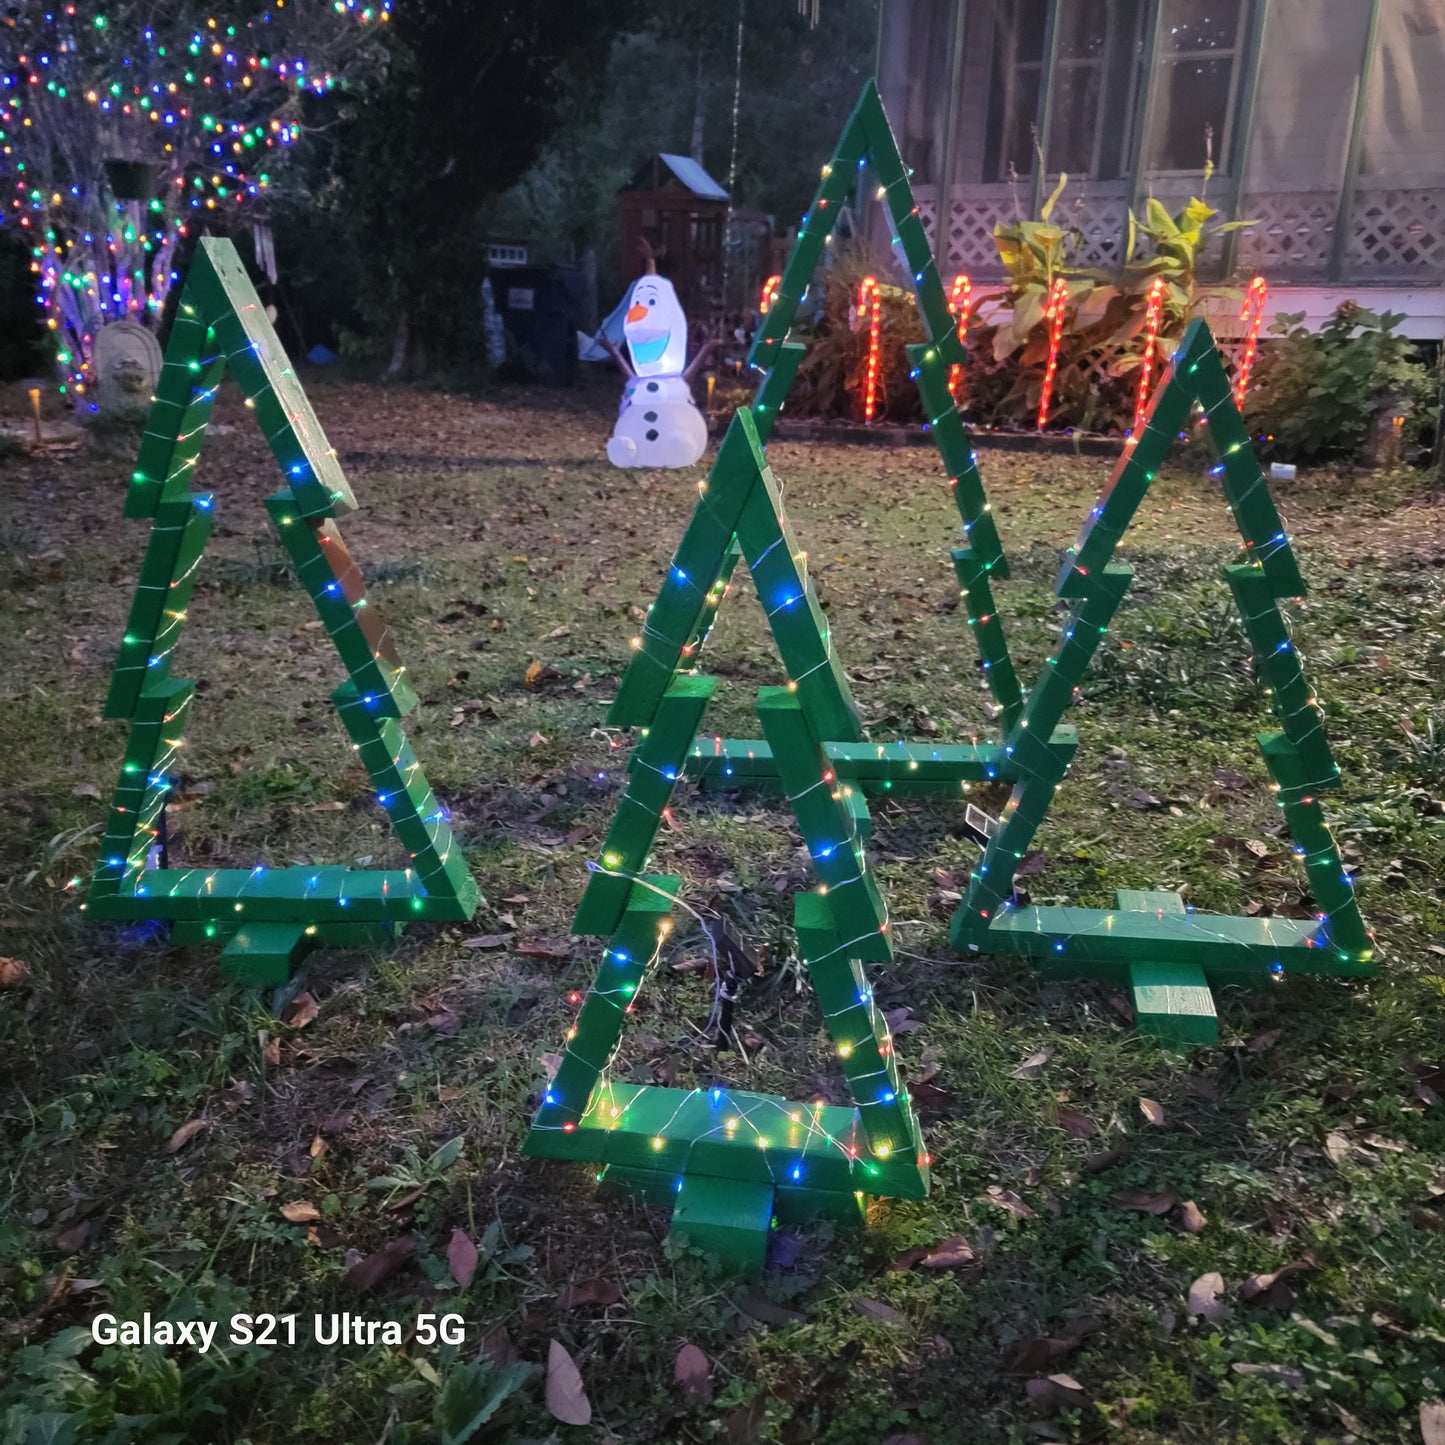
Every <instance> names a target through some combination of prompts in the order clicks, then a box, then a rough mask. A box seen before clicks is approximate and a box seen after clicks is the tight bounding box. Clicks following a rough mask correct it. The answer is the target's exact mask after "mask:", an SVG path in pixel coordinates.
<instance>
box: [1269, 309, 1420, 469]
mask: <svg viewBox="0 0 1445 1445" xmlns="http://www.w3.org/2000/svg"><path fill="white" fill-rule="evenodd" d="M1303 320H1304V313H1303V312H1295V313H1294V314H1292V315H1283V316H1280V317H1278V318H1277V319H1276V321H1275V322H1274V324H1273V325H1272V326H1271V327H1270V334H1271V335H1274V336H1278V337H1280V340H1278V341H1275V342H1273V343H1271V344H1269V345H1266V346H1264V347H1261V348H1260V355H1259V360H1258V362H1257V364H1256V370H1255V380H1254V381H1252V383H1251V386H1250V395H1249V399H1248V401H1247V402H1246V403H1245V420H1246V422H1247V423H1248V424H1249V426H1250V429H1251V431H1253V432H1254V433H1255V434H1256V435H1257V436H1258V437H1259V439H1260V442H1259V444H1260V450H1261V451H1262V453H1263V454H1264V455H1266V456H1270V457H1276V458H1279V459H1282V460H1287V461H1306V462H1308V461H1321V460H1326V459H1329V458H1332V457H1335V458H1346V459H1350V460H1355V459H1358V458H1359V457H1360V455H1361V453H1362V452H1363V450H1364V448H1365V446H1366V444H1367V442H1368V441H1369V437H1370V432H1371V429H1372V427H1373V426H1374V424H1375V421H1376V419H1377V418H1378V417H1379V416H1380V415H1381V414H1382V412H1383V411H1384V410H1385V409H1386V408H1387V407H1391V406H1395V405H1398V406H1399V407H1400V409H1401V410H1402V411H1403V413H1404V415H1405V418H1406V420H1405V437H1404V442H1405V445H1406V446H1409V445H1410V444H1412V443H1413V442H1415V441H1417V440H1418V438H1419V435H1420V432H1421V431H1422V430H1423V428H1424V427H1425V426H1426V425H1427V424H1429V422H1430V421H1431V420H1432V403H1433V401H1434V391H1435V388H1434V385H1433V384H1432V381H1431V378H1430V374H1429V372H1428V371H1427V370H1426V368H1425V367H1424V366H1423V365H1421V364H1420V363H1419V362H1417V361H1414V360H1412V359H1411V356H1410V353H1411V351H1412V350H1413V345H1412V343H1411V342H1410V341H1409V340H1408V339H1406V338H1405V337H1403V336H1397V335H1395V328H1396V327H1397V326H1398V325H1399V324H1400V322H1401V321H1403V320H1404V316H1403V314H1400V313H1392V312H1385V313H1383V314H1381V313H1377V312H1374V311H1366V310H1365V309H1364V308H1363V307H1362V306H1359V305H1357V304H1356V303H1355V302H1353V301H1346V302H1344V303H1343V304H1342V305H1341V306H1340V307H1339V308H1338V309H1337V310H1336V312H1335V314H1334V316H1333V317H1331V318H1330V321H1329V323H1328V324H1327V325H1326V326H1325V327H1324V328H1323V329H1322V330H1321V331H1319V332H1314V333H1312V332H1309V331H1307V330H1306V329H1305V328H1304V326H1303V325H1301V322H1302V321H1303Z"/></svg>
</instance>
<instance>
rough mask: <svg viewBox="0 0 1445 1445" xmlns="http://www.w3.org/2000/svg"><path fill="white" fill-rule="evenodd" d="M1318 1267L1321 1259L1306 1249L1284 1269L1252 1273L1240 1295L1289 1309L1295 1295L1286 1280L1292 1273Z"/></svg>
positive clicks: (1247, 1299) (1249, 1300)
mask: <svg viewBox="0 0 1445 1445" xmlns="http://www.w3.org/2000/svg"><path fill="white" fill-rule="evenodd" d="M1318 1268H1319V1261H1318V1260H1317V1259H1316V1258H1315V1256H1314V1253H1313V1251H1310V1250H1306V1251H1305V1253H1304V1254H1302V1255H1301V1256H1300V1257H1299V1258H1298V1259H1295V1260H1291V1261H1290V1262H1289V1263H1288V1264H1287V1265H1285V1266H1284V1268H1283V1269H1277V1270H1275V1271H1274V1273H1273V1274H1254V1275H1251V1276H1250V1277H1249V1278H1248V1279H1247V1280H1245V1282H1244V1284H1243V1286H1242V1287H1241V1289H1240V1291H1239V1296H1240V1298H1241V1299H1243V1300H1245V1301H1247V1302H1250V1303H1254V1304H1262V1305H1268V1306H1271V1307H1272V1308H1274V1309H1289V1308H1290V1307H1291V1306H1292V1305H1293V1304H1294V1301H1295V1295H1294V1291H1293V1290H1292V1289H1289V1288H1287V1287H1286V1286H1285V1284H1284V1281H1285V1280H1287V1279H1289V1277H1290V1276H1291V1275H1295V1274H1304V1273H1306V1272H1307V1271H1309V1270H1312V1269H1318Z"/></svg>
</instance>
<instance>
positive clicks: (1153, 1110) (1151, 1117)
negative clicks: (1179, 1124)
mask: <svg viewBox="0 0 1445 1445" xmlns="http://www.w3.org/2000/svg"><path fill="white" fill-rule="evenodd" d="M1139 1112H1140V1113H1141V1114H1142V1115H1143V1116H1144V1117H1145V1118H1146V1119H1147V1120H1148V1121H1149V1122H1150V1123H1151V1124H1153V1125H1154V1127H1155V1128H1156V1129H1162V1128H1163V1127H1164V1106H1163V1105H1162V1104H1160V1103H1158V1101H1157V1100H1154V1099H1140V1100H1139Z"/></svg>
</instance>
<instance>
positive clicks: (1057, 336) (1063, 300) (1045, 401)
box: [1039, 276, 1069, 431]
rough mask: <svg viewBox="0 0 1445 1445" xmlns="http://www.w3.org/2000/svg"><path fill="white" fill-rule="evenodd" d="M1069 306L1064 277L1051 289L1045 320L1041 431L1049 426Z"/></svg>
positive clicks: (1067, 289) (1040, 394) (1040, 395)
mask: <svg viewBox="0 0 1445 1445" xmlns="http://www.w3.org/2000/svg"><path fill="white" fill-rule="evenodd" d="M1068 305H1069V283H1068V282H1067V281H1066V280H1064V278H1063V277H1062V276H1060V277H1058V279H1057V280H1055V282H1054V284H1053V285H1052V286H1051V287H1050V288H1049V300H1048V305H1047V306H1046V307H1045V308H1044V320H1045V321H1046V322H1047V323H1048V328H1049V357H1048V361H1047V362H1045V364H1044V386H1043V390H1042V391H1041V392H1040V393H1039V430H1040V431H1043V429H1044V428H1045V427H1046V426H1047V425H1048V421H1049V403H1050V402H1051V401H1052V400H1053V396H1054V375H1055V373H1056V372H1057V371H1058V369H1059V346H1060V344H1061V343H1062V341H1063V339H1064V312H1065V311H1066V310H1067V309H1068Z"/></svg>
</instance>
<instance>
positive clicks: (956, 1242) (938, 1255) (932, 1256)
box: [918, 1234, 975, 1269]
mask: <svg viewBox="0 0 1445 1445" xmlns="http://www.w3.org/2000/svg"><path fill="white" fill-rule="evenodd" d="M974 1258H975V1256H974V1252H973V1246H972V1245H970V1244H969V1242H968V1240H966V1239H965V1238H964V1237H963V1235H961V1234H951V1235H949V1237H948V1238H947V1239H945V1240H944V1241H943V1243H942V1244H938V1245H935V1246H934V1247H933V1249H931V1250H930V1251H929V1252H928V1253H927V1254H925V1255H924V1256H923V1258H922V1259H920V1260H919V1261H918V1262H919V1264H921V1265H922V1266H923V1268H924V1269H957V1268H958V1267H959V1266H960V1265H963V1264H972V1263H973V1261H974Z"/></svg>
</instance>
